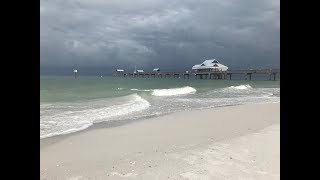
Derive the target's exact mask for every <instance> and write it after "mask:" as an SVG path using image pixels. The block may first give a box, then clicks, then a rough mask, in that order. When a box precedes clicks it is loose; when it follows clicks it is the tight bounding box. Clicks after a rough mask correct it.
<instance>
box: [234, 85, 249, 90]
mask: <svg viewBox="0 0 320 180" xmlns="http://www.w3.org/2000/svg"><path fill="white" fill-rule="evenodd" d="M228 88H229V89H238V90H244V89H251V88H252V87H251V86H250V85H249V84H245V85H239V86H230V87H228Z"/></svg>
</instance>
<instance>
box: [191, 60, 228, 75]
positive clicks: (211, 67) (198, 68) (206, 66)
mask: <svg viewBox="0 0 320 180" xmlns="http://www.w3.org/2000/svg"><path fill="white" fill-rule="evenodd" d="M227 70H228V67H227V66H225V65H223V64H221V63H220V62H219V61H218V60H216V59H209V60H205V61H204V62H203V63H201V64H196V65H194V66H193V67H192V71H193V72H203V71H206V72H207V71H227Z"/></svg>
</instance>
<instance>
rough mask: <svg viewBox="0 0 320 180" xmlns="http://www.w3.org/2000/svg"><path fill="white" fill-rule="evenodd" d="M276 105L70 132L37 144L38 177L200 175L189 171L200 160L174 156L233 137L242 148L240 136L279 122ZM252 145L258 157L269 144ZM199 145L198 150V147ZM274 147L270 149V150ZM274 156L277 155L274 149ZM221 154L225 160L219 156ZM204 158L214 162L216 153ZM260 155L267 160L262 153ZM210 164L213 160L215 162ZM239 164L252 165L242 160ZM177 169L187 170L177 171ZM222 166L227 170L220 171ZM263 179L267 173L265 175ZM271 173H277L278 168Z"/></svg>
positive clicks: (181, 114) (230, 108)
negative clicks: (46, 142)
mask: <svg viewBox="0 0 320 180" xmlns="http://www.w3.org/2000/svg"><path fill="white" fill-rule="evenodd" d="M279 104H280V103H267V104H246V105H237V106H226V107H220V108H209V109H202V110H192V111H186V112H175V113H171V114H166V115H163V116H158V117H154V118H151V119H148V120H143V121H135V123H128V124H125V125H121V126H116V127H111V128H97V129H92V130H87V131H82V132H80V133H77V134H76V133H73V134H71V135H70V136H68V137H65V138H63V139H60V140H59V141H57V142H55V143H52V144H50V145H48V146H44V147H42V148H40V164H41V165H40V172H41V174H40V176H41V179H44V178H45V179H56V178H58V179H59V178H61V179H67V178H74V179H77V178H78V179H81V178H84V179H87V178H92V179H99V178H100V179H122V178H124V177H131V178H137V179H141V178H146V179H150V178H152V177H153V178H154V175H155V176H156V177H158V179H163V178H167V176H168V177H176V178H179V179H181V178H182V179H183V178H184V179H188V178H191V179H194V178H192V177H194V175H195V174H196V175H199V173H198V174H197V172H190V171H191V170H190V169H189V170H187V169H188V168H190V167H202V166H204V164H203V163H200V164H199V163H198V164H197V163H191V165H188V163H186V162H185V161H183V160H182V159H183V158H182V159H181V158H177V157H178V156H179V154H180V155H185V156H186V157H189V156H190V153H191V154H194V153H195V152H203V151H206V150H207V149H208V146H212V145H217V143H218V144H219V142H224V143H225V142H228V141H231V142H232V143H231V144H232V145H233V146H236V147H238V146H241V147H242V146H243V143H242V141H241V140H239V138H240V139H241V137H242V136H243V137H247V136H248V137H247V139H252V140H251V141H257V140H256V139H255V138H254V137H253V136H252V134H254V133H258V134H259V133H260V134H263V133H265V134H266V132H264V129H265V128H267V127H270V126H277V124H279V122H280V107H279ZM260 131H261V132H260ZM273 131H274V133H277V132H278V131H280V129H279V130H278V129H277V127H276V128H275V130H273ZM274 133H273V134H272V133H271V135H272V136H271V135H270V137H269V136H267V135H263V136H262V137H261V138H262V140H261V139H260V140H259V141H261V142H262V141H267V142H271V141H270V138H274V137H277V136H276V135H274ZM263 138H264V139H263ZM268 138H269V139H268ZM235 139H236V140H235ZM237 139H238V140H237ZM233 141H234V142H233ZM241 143H242V144H241ZM250 143H251V144H252V142H247V143H245V144H247V145H248V144H249V145H250ZM255 143H259V142H254V143H253V146H251V148H253V150H252V151H254V150H257V155H259V154H260V155H261V152H260V151H263V149H265V148H262V147H264V146H266V147H268V144H261V147H255V146H254V144H255ZM199 148H200V149H201V148H202V149H201V150H199ZM221 148H222V149H223V148H225V147H221ZM275 148H277V147H275ZM249 149H250V148H249ZM224 150H228V151H230V152H233V153H236V152H237V151H233V150H236V149H234V148H233V149H232V148H231V149H228V148H227V149H224ZM276 150H277V149H275V150H274V149H273V151H276ZM191 151H192V152H191ZM258 151H259V152H258ZM279 151H280V150H279ZM239 154H241V153H239V152H238V154H236V155H235V157H237V155H239ZM275 154H276V155H277V152H275ZM219 156H221V158H223V157H222V156H223V154H220V155H219ZM198 157H200V156H199V155H195V157H192V158H193V159H194V158H198ZM235 157H234V158H235ZM266 157H269V156H266ZM192 158H191V159H192ZM206 158H208V160H212V158H216V157H211V156H210V157H206ZM259 158H260V159H261V160H263V161H268V159H267V160H266V159H265V157H259ZM189 159H190V158H189ZM276 161H277V159H276ZM213 162H215V163H217V160H214V161H213ZM223 162H224V161H220V162H219V163H223ZM234 163H235V162H234ZM242 165H245V166H250V165H248V164H246V163H244V162H242ZM206 166H209V167H210V166H212V164H211V165H210V163H209V165H208V164H207V165H206ZM276 166H277V165H276ZM191 169H192V168H191ZM200 169H201V168H200ZM209 169H210V168H209ZM244 169H251V170H252V167H251V166H250V167H244ZM262 169H263V167H262ZM181 170H183V171H186V172H180V171H181ZM223 170H226V169H221V171H223ZM264 172H267V174H268V173H270V172H268V171H264ZM188 173H189V174H188ZM190 173H191V174H190ZM192 173H193V174H192ZM237 173H239V172H238V171H237ZM271 173H274V172H271ZM200 174H201V173H200ZM214 174H217V173H214ZM227 174H228V173H227ZM232 174H233V175H235V174H234V173H229V175H232ZM253 174H254V173H253ZM202 175H206V176H208V177H211V176H212V173H211V174H210V173H209V172H208V168H207V170H206V171H205V172H203V174H202ZM249 175H250V174H249ZM255 175H256V174H255ZM266 177H269V178H270V177H271V176H267V175H266ZM272 177H278V176H277V170H275V176H272ZM266 179H268V178H266Z"/></svg>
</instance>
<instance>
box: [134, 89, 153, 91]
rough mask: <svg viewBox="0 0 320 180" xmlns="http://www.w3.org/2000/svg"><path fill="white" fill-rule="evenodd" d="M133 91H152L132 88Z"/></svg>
mask: <svg viewBox="0 0 320 180" xmlns="http://www.w3.org/2000/svg"><path fill="white" fill-rule="evenodd" d="M130 90H131V91H152V90H151V89H130Z"/></svg>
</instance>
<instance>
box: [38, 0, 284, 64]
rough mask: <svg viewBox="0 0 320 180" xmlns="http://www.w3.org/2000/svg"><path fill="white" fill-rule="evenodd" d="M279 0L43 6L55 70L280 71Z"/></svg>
mask: <svg viewBox="0 0 320 180" xmlns="http://www.w3.org/2000/svg"><path fill="white" fill-rule="evenodd" d="M279 30H280V3H279V0H261V1H255V0H241V1H240V0H229V1H221V0H170V1H169V0H168V1H164V0H154V1H149V0H136V1H132V0H122V1H111V0H90V1H88V0H41V1H40V57H41V59H40V64H41V67H42V68H43V69H48V68H55V69H59V68H72V67H74V66H77V67H79V68H84V69H85V68H92V69H94V68H105V69H106V70H110V69H112V68H115V67H128V68H133V67H134V65H137V66H139V67H142V68H146V69H147V68H153V67H154V66H159V67H163V68H165V69H168V70H169V69H171V70H173V69H176V70H179V69H190V68H191V66H192V65H193V64H196V63H199V62H201V61H203V60H204V59H208V58H218V59H221V61H222V62H223V63H225V64H226V65H229V66H230V67H234V68H245V67H247V65H248V64H250V66H251V67H279V61H280V57H279V56H280V55H279V54H280V52H279V51H280V47H279V46H280V32H279Z"/></svg>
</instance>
